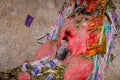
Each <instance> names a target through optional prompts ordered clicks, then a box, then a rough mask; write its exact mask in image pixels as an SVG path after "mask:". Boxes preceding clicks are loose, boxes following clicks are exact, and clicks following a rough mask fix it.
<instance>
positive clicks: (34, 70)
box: [31, 61, 45, 75]
mask: <svg viewBox="0 0 120 80" xmlns="http://www.w3.org/2000/svg"><path fill="white" fill-rule="evenodd" d="M44 65H45V62H44V61H40V62H39V64H37V67H35V68H34V69H33V70H32V72H31V73H32V75H37V74H38V73H39V72H41V69H42V67H44Z"/></svg>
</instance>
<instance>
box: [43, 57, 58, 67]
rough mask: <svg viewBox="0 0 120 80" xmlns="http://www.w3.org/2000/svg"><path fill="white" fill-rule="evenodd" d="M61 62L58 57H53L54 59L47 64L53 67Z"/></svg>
mask: <svg viewBox="0 0 120 80" xmlns="http://www.w3.org/2000/svg"><path fill="white" fill-rule="evenodd" d="M59 62H60V61H59V60H58V59H53V60H51V61H49V62H48V63H47V64H46V65H45V66H46V67H49V68H51V67H53V66H54V65H56V64H57V63H59Z"/></svg>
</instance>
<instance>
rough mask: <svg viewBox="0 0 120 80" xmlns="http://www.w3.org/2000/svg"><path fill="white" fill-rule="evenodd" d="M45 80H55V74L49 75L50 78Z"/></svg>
mask: <svg viewBox="0 0 120 80" xmlns="http://www.w3.org/2000/svg"><path fill="white" fill-rule="evenodd" d="M45 80H53V74H49V76H48V77H47V78H46V79H45Z"/></svg>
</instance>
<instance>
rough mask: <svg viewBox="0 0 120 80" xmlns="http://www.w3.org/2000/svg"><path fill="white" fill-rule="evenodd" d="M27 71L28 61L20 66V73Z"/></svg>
mask: <svg viewBox="0 0 120 80" xmlns="http://www.w3.org/2000/svg"><path fill="white" fill-rule="evenodd" d="M27 70H28V61H25V63H24V64H23V65H22V68H21V71H22V72H26V71H27Z"/></svg>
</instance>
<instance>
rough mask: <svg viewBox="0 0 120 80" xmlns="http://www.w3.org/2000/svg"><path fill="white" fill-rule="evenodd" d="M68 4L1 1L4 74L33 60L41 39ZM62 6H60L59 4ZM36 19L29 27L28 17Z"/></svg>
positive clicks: (0, 51) (40, 0) (46, 0)
mask: <svg viewBox="0 0 120 80" xmlns="http://www.w3.org/2000/svg"><path fill="white" fill-rule="evenodd" d="M63 2H64V0H62V1H61V0H0V71H4V70H8V69H12V68H15V67H17V66H19V65H21V64H23V63H24V61H25V60H29V61H31V60H33V59H34V54H35V53H36V51H37V50H38V48H39V47H40V44H38V43H37V38H39V37H40V36H42V35H44V34H46V33H47V32H48V31H49V29H50V27H51V25H52V24H53V23H54V22H55V20H56V19H57V15H58V11H59V10H60V9H59V8H61V5H62V4H63ZM58 3H59V4H58ZM28 14H29V15H31V16H33V17H34V21H33V22H32V24H31V26H30V28H28V27H26V26H25V25H24V24H25V20H26V17H27V15H28Z"/></svg>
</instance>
